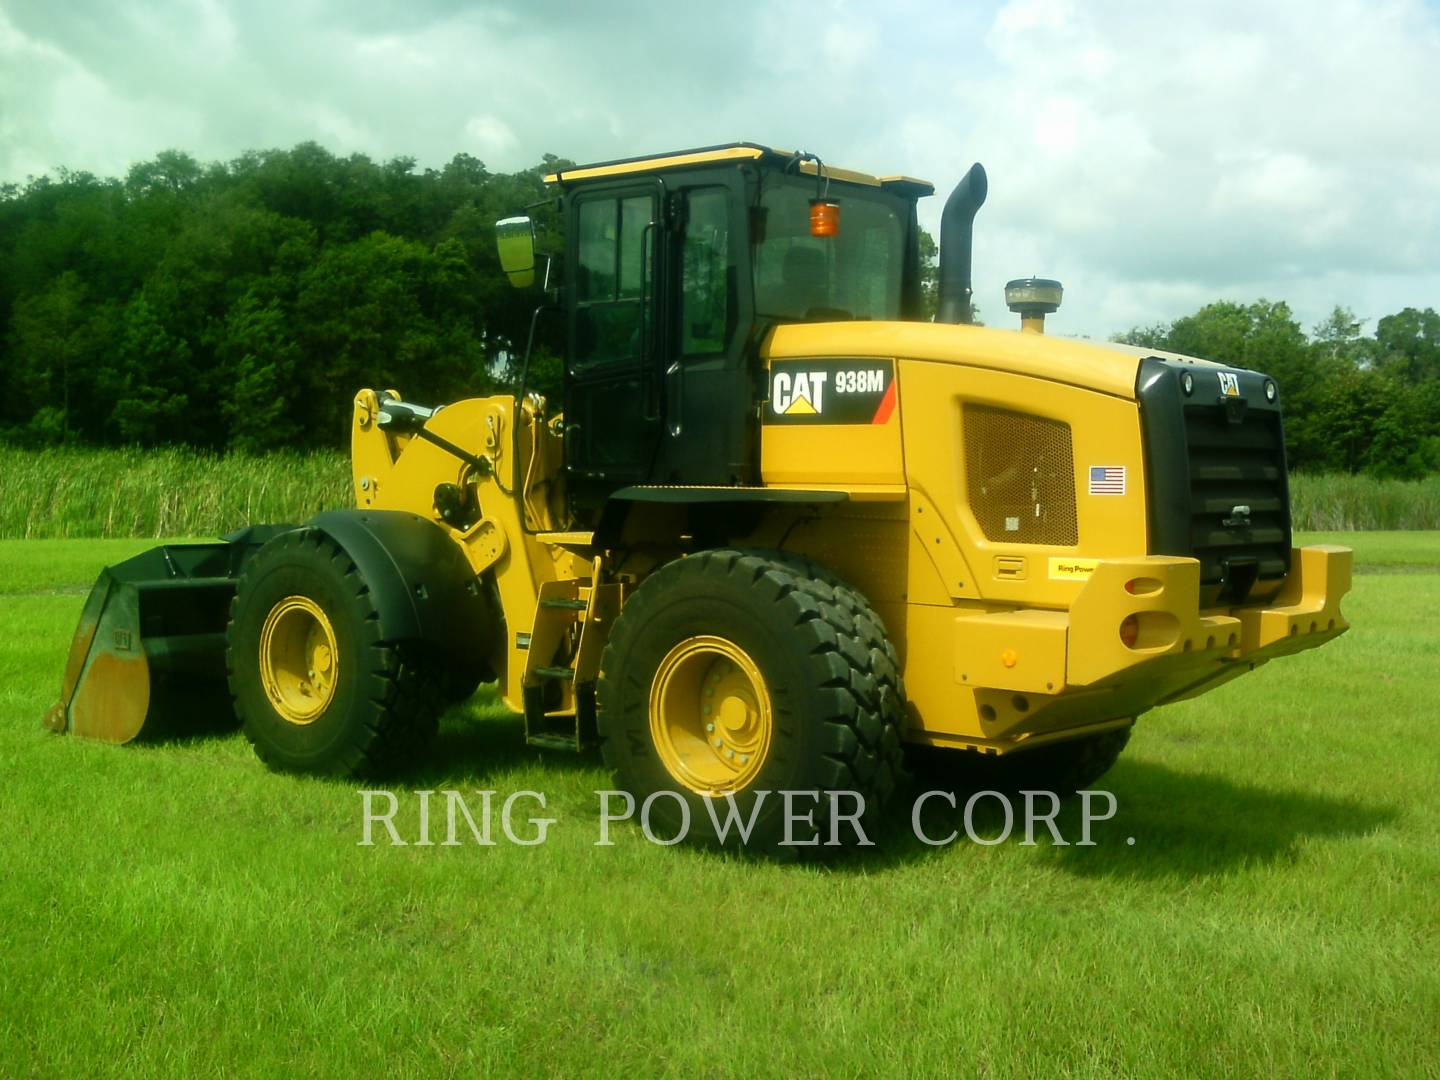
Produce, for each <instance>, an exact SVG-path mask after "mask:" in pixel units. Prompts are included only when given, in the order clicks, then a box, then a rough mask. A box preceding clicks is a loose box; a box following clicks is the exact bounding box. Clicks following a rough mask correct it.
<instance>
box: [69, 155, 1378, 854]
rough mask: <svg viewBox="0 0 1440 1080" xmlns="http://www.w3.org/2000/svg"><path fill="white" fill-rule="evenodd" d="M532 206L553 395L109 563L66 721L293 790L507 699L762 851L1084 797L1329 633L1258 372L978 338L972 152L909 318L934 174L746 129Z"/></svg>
mask: <svg viewBox="0 0 1440 1080" xmlns="http://www.w3.org/2000/svg"><path fill="white" fill-rule="evenodd" d="M546 180H547V183H548V185H549V187H550V189H551V191H552V192H553V196H554V200H555V202H554V206H555V207H556V209H557V210H558V212H559V213H560V214H561V215H563V223H564V228H563V250H556V251H553V252H543V251H539V250H537V232H536V228H535V225H534V223H533V222H532V220H531V218H530V217H528V216H526V215H524V214H520V215H517V216H514V217H510V218H507V219H505V220H503V221H501V222H499V223H497V243H498V251H499V255H500V260H501V264H502V267H503V269H504V271H505V272H506V273H507V274H508V275H509V277H510V280H511V282H512V283H513V284H514V285H516V286H517V287H520V288H527V289H532V290H534V291H535V293H536V298H537V308H536V316H535V317H536V319H537V320H538V319H542V318H543V319H556V320H560V321H561V322H563V325H564V332H565V340H566V354H565V365H564V366H565V381H564V389H563V401H561V402H557V403H555V404H556V405H558V406H559V407H558V408H552V407H551V406H550V404H549V403H547V402H546V401H544V400H543V399H542V398H540V397H539V396H538V395H536V394H533V393H528V392H527V389H526V385H525V381H526V380H525V378H524V377H523V376H522V379H521V386H520V388H519V392H518V393H517V394H515V395H505V396H494V397H485V398H471V399H466V400H462V401H456V402H451V403H449V404H444V405H443V406H439V405H436V406H427V405H422V404H420V403H417V402H413V401H409V400H406V399H405V398H404V397H403V396H402V394H401V393H400V392H399V391H398V390H396V389H393V388H391V389H366V390H361V391H360V392H359V393H357V394H356V395H355V399H354V412H353V425H352V429H351V447H352V451H351V453H352V467H353V477H354V493H355V506H354V507H353V508H349V509H337V510H333V511H330V512H327V513H323V514H321V515H319V516H318V517H316V518H314V519H313V520H311V521H308V522H304V523H293V524H285V525H258V524H251V525H249V526H248V527H247V528H245V529H244V530H243V531H240V532H237V533H234V534H232V535H230V536H229V537H227V538H225V540H223V541H220V542H217V543H209V544H172V545H166V546H163V547H160V548H157V549H155V550H153V551H150V552H148V553H146V554H143V555H141V556H139V557H138V558H135V559H131V560H130V561H129V562H125V563H121V564H120V565H118V566H114V567H111V568H109V569H107V570H106V571H105V572H104V573H102V575H101V577H100V580H99V581H98V582H97V584H96V587H95V589H94V591H93V593H92V594H91V596H90V598H89V601H88V602H87V604H86V606H85V609H84V613H83V615H82V617H81V620H80V626H79V629H78V630H77V633H76V636H75V640H74V643H73V646H72V650H71V653H70V658H69V663H68V665H67V667H66V670H65V674H64V680H63V689H62V696H61V700H60V702H59V704H57V705H56V706H55V707H54V708H53V709H52V710H51V712H50V713H49V714H48V717H47V724H48V726H49V727H51V728H52V729H53V730H55V731H61V732H64V731H69V732H73V733H75V734H77V735H83V736H88V737H92V738H99V739H107V740H110V741H113V742H127V741H129V740H131V739H135V738H139V737H142V736H147V735H150V734H152V733H155V732H162V731H166V732H170V731H176V730H185V729H187V728H190V727H193V726H194V725H196V724H199V723H207V724H209V723H213V722H214V721H215V720H216V718H217V717H220V718H222V719H223V718H225V717H230V716H232V712H231V710H232V709H233V717H234V718H236V719H238V721H239V722H240V723H241V724H243V727H244V730H245V732H246V734H247V736H248V737H249V739H250V741H251V742H252V743H253V744H254V747H255V749H256V751H257V752H258V754H259V756H260V757H261V758H262V759H263V760H264V761H265V762H266V763H268V764H269V765H271V766H273V767H275V768H279V769H284V770H305V771H314V772H322V773H339V774H359V775H368V774H376V773H384V772H387V771H389V770H392V769H395V768H396V767H397V766H399V765H400V764H401V763H403V762H404V761H406V760H407V759H408V758H410V757H411V756H413V755H414V754H415V752H416V751H417V750H418V749H419V748H420V747H422V746H423V745H424V743H425V740H426V738H427V737H428V736H430V735H431V734H432V733H433V732H434V731H435V728H436V723H437V717H438V716H439V714H440V713H441V711H442V710H443V709H444V708H445V706H446V704H447V703H448V702H454V701H457V700H459V699H462V698H464V697H466V696H467V695H469V694H470V693H471V692H472V691H474V690H475V688H476V687H477V686H478V685H479V684H481V683H482V682H487V681H491V680H493V681H495V682H496V683H497V690H498V694H499V696H500V698H501V699H502V700H503V701H504V702H505V703H506V704H507V705H508V706H509V707H510V708H511V709H512V710H514V712H516V713H518V714H520V715H521V716H523V723H524V729H525V738H526V739H527V741H528V742H529V743H530V744H532V745H535V746H538V747H545V748H554V749H565V750H580V749H583V748H585V747H587V746H590V745H593V744H597V743H598V745H599V748H600V751H601V753H602V754H603V757H604V760H605V762H606V763H607V764H608V765H609V766H610V767H612V768H613V769H614V771H615V773H616V774H617V777H618V782H619V784H620V785H621V786H622V787H623V788H625V789H627V790H628V791H630V792H632V793H633V794H634V795H635V796H636V797H638V798H644V797H647V796H650V795H653V794H654V793H656V792H662V791H670V792H675V793H676V794H677V796H678V798H675V799H666V800H658V801H657V802H656V803H655V814H654V815H652V816H653V817H654V818H655V819H656V820H657V821H658V822H659V823H658V824H657V826H656V827H657V829H659V828H663V827H664V826H665V824H666V822H665V821H663V820H660V819H662V818H664V817H665V815H666V814H667V813H673V814H674V817H675V820H678V819H679V818H680V816H681V813H682V810H683V809H684V807H682V805H681V803H682V801H683V802H684V804H685V807H688V808H689V809H690V810H691V811H692V812H691V813H689V815H688V817H689V820H690V822H691V823H692V824H693V826H694V828H693V832H692V835H698V836H701V837H702V838H704V837H705V831H706V829H707V828H708V827H709V826H708V824H707V823H711V822H714V821H715V820H716V819H715V817H714V816H713V815H710V814H707V813H703V812H701V810H702V809H703V808H704V805H705V804H704V801H705V800H714V799H721V798H734V799H736V800H737V801H738V802H740V803H743V804H745V805H746V806H748V807H749V809H750V810H751V811H753V813H754V829H753V831H752V833H751V842H752V843H758V844H761V845H764V844H766V843H769V842H773V841H774V839H775V837H776V836H777V835H778V833H779V830H780V829H781V828H782V821H781V817H780V803H779V800H773V801H771V802H769V803H765V802H764V794H765V793H766V792H779V791H796V790H813V791H816V792H854V793H857V794H858V795H859V797H860V798H861V799H863V801H864V805H865V807H866V808H867V809H866V812H867V813H874V812H876V811H878V810H879V809H880V807H881V806H883V804H884V803H885V801H886V799H887V798H888V797H889V796H890V794H891V792H892V790H893V789H894V788H895V786H896V782H897V778H898V777H900V776H901V775H902V770H903V769H904V768H905V761H906V756H907V754H918V755H919V756H920V758H921V759H923V760H926V761H928V762H930V763H931V764H932V765H933V764H934V763H936V762H939V763H941V766H942V767H943V766H944V763H946V762H950V763H953V764H955V765H956V766H957V767H958V766H959V765H961V764H963V763H965V762H967V761H970V762H980V763H984V762H985V761H990V762H992V763H993V764H994V765H995V766H996V768H997V769H999V768H1004V769H1007V770H1008V774H1007V775H1010V776H1011V777H1012V778H1016V779H1018V780H1020V781H1021V782H1022V783H1023V784H1026V785H1029V786H1037V787H1054V788H1056V789H1059V788H1064V789H1066V790H1074V789H1076V788H1080V787H1085V786H1086V785H1088V784H1091V783H1093V782H1094V781H1095V780H1096V779H1097V778H1098V777H1099V776H1100V775H1101V774H1102V773H1103V772H1104V771H1105V770H1106V769H1108V768H1109V767H1110V765H1111V764H1112V763H1113V762H1114V761H1115V758H1116V755H1117V754H1119V752H1120V751H1121V749H1122V748H1123V746H1124V745H1125V742H1126V740H1127V739H1128V737H1129V731H1130V728H1131V725H1132V724H1133V723H1134V722H1135V719H1136V717H1138V716H1139V715H1141V714H1142V713H1144V712H1146V711H1148V710H1150V709H1153V708H1154V707H1156V706H1157V705H1163V704H1166V703H1168V702H1172V701H1177V700H1180V699H1183V698H1187V697H1191V696H1193V695H1196V694H1199V693H1203V692H1204V691H1206V690H1209V689H1211V688H1213V687H1216V686H1219V685H1221V684H1222V683H1225V682H1228V681H1229V680H1231V679H1234V678H1236V677H1238V676H1240V675H1243V674H1245V673H1247V672H1250V671H1253V670H1254V669H1255V668H1256V667H1257V666H1259V665H1261V664H1264V663H1266V662H1267V661H1269V660H1272V659H1274V658H1276V657H1280V656H1285V655H1287V654H1290V653H1294V652H1298V651H1301V650H1304V649H1311V648H1315V647H1316V646H1319V645H1322V644H1324V643H1325V642H1328V641H1330V640H1331V639H1332V638H1334V637H1336V636H1337V635H1339V634H1341V633H1343V632H1344V631H1345V629H1346V627H1347V624H1346V622H1345V620H1344V618H1343V617H1342V615H1341V613H1340V608H1339V603H1340V599H1341V597H1342V596H1343V595H1344V594H1345V592H1346V591H1347V590H1348V588H1349V585H1350V570H1351V554H1350V551H1349V550H1348V549H1345V548H1341V547H1335V546H1315V547H1302V548H1292V546H1291V522H1290V507H1289V497H1288V491H1287V474H1286V466H1285V451H1284V441H1283V433H1282V425H1281V407H1282V395H1281V389H1280V388H1279V387H1278V386H1277V385H1276V383H1275V382H1274V380H1272V379H1270V378H1269V377H1267V376H1266V375H1265V374H1263V373H1261V372H1258V371H1252V370H1245V369H1241V368H1238V367H1230V366H1225V365H1223V364H1217V363H1212V362H1207V361H1203V360H1199V359H1194V358H1190V357H1185V356H1178V355H1172V354H1166V353H1160V352H1155V351H1153V350H1145V349H1137V348H1128V347H1124V346H1117V345H1102V344H1098V343H1094V342H1090V341H1077V340H1062V339H1059V338H1057V337H1055V336H1053V335H1046V334H1045V333H1044V332H1043V331H1044V320H1045V316H1046V315H1047V314H1049V313H1051V312H1053V311H1055V310H1056V308H1057V307H1058V305H1059V303H1060V299H1061V296H1062V290H1061V287H1060V285H1059V283H1057V282H1054V281H1050V280H1045V279H1035V278H1031V279H1022V280H1016V281H1013V282H1011V283H1010V285H1009V286H1007V291H1006V295H1007V303H1008V304H1009V306H1010V307H1011V308H1012V309H1013V310H1014V311H1016V312H1017V313H1018V314H1019V315H1020V317H1021V318H1020V321H1021V325H1020V328H1019V329H1018V330H1006V329H989V328H985V327H981V326H978V325H974V319H973V317H972V307H971V281H970V263H971V257H970V247H971V230H972V225H973V221H974V218H975V214H976V211H977V210H978V209H979V207H980V205H981V204H982V203H983V201H984V199H985V196H986V188H987V182H986V176H985V172H984V170H983V169H982V168H981V167H980V166H979V165H978V164H977V165H976V166H974V167H973V168H972V169H971V170H970V171H969V172H968V173H967V174H966V176H965V177H964V178H963V179H962V180H961V181H960V183H959V184H958V185H957V186H956V187H955V189H954V191H953V192H952V194H951V195H950V196H949V198H948V200H947V202H946V203H945V206H944V212H943V215H942V219H941V244H940V255H939V267H938V297H937V299H936V302H937V305H938V311H937V314H936V315H935V317H934V318H933V319H926V318H924V317H923V316H922V308H923V306H924V296H923V289H922V281H921V273H922V267H921V258H920V235H921V233H920V228H919V224H918V220H917V204H918V200H920V199H921V198H924V197H926V196H929V195H931V194H933V191H934V189H933V187H932V186H931V185H930V184H929V183H926V182H924V181H921V180H916V179H912V178H909V177H905V176H881V177H875V176H869V175H865V174H862V173H858V172H852V171H848V170H843V169H838V168H832V167H830V166H827V165H825V164H824V163H822V162H821V161H820V160H819V159H818V158H817V157H816V156H814V155H812V154H805V153H792V152H788V151H780V150H775V149H771V148H768V147H765V146H760V145H756V144H750V143H737V144H733V145H727V146H717V147H709V148H703V149H696V150H686V151H680V152H673V153H666V154H662V155H659V156H650V157H643V158H629V159H624V160H617V161H609V162H602V163H598V164H593V165H587V166H583V167H577V168H566V169H563V170H562V171H559V172H556V173H555V174H554V175H551V176H549V177H547V178H546ZM533 325H534V324H533V323H532V338H533ZM526 362H527V364H528V354H527V360H526ZM833 805H834V804H833V802H831V803H827V802H826V801H824V800H821V801H819V802H818V803H817V811H816V815H815V824H816V827H817V832H819V833H821V834H825V833H826V832H827V831H828V828H827V822H826V820H825V819H826V815H827V813H832V812H836V811H834V810H833ZM672 807H673V810H671V809H667V808H672ZM827 807H831V809H827ZM672 823H673V822H672ZM709 838H710V839H712V840H713V839H714V837H713V836H711V837H709Z"/></svg>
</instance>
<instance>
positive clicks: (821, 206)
mask: <svg viewBox="0 0 1440 1080" xmlns="http://www.w3.org/2000/svg"><path fill="white" fill-rule="evenodd" d="M839 234H840V204H839V203H838V202H835V201H834V200H833V199H811V200H810V235H811V236H838V235H839Z"/></svg>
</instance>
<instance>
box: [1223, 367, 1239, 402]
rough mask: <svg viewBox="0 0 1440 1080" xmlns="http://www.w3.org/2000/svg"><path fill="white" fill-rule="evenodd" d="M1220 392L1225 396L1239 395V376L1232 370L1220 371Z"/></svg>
mask: <svg viewBox="0 0 1440 1080" xmlns="http://www.w3.org/2000/svg"><path fill="white" fill-rule="evenodd" d="M1220 393H1222V394H1224V395H1225V396H1226V397H1239V396H1240V376H1239V375H1236V374H1235V372H1233V371H1222V372H1220Z"/></svg>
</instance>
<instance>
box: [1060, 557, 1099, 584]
mask: <svg viewBox="0 0 1440 1080" xmlns="http://www.w3.org/2000/svg"><path fill="white" fill-rule="evenodd" d="M1099 565H1100V560H1099V559H1077V558H1075V557H1073V556H1067V557H1065V558H1060V559H1056V558H1052V559H1051V560H1050V580H1052V581H1089V580H1090V575H1092V574H1093V573H1095V569H1096V567H1098V566H1099Z"/></svg>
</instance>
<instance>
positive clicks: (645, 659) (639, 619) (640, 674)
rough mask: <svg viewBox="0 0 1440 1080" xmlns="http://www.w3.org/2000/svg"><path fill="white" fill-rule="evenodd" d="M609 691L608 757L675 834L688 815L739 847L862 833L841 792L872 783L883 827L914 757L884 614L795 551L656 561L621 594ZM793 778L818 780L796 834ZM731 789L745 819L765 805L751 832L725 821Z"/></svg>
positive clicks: (871, 816)
mask: <svg viewBox="0 0 1440 1080" xmlns="http://www.w3.org/2000/svg"><path fill="white" fill-rule="evenodd" d="M707 692H708V693H707ZM597 693H598V716H597V726H598V729H599V737H600V746H601V751H602V753H603V755H604V758H605V762H606V764H607V765H609V766H610V767H611V768H612V769H614V770H615V774H616V778H617V783H618V784H619V786H620V787H622V788H624V789H625V790H627V791H629V792H630V793H631V794H632V795H634V797H635V800H636V805H637V815H638V813H639V808H640V807H641V806H642V805H643V804H644V803H645V801H646V800H647V799H649V798H650V797H651V796H655V798H654V800H653V802H651V804H650V807H649V815H648V821H649V824H650V829H651V832H652V833H653V834H654V835H655V836H656V837H658V838H660V839H665V840H668V839H670V838H672V837H675V836H676V835H677V834H678V833H680V831H681V829H682V828H683V827H684V822H685V817H686V816H688V820H689V831H688V834H687V835H688V836H689V837H690V838H691V839H695V840H699V841H701V842H706V843H710V844H719V845H723V846H726V847H740V846H745V847H748V848H749V849H751V850H755V851H768V852H773V853H795V852H805V851H808V850H814V848H815V847H816V846H818V845H816V844H811V843H803V842H804V841H810V840H812V839H813V840H818V842H819V845H824V846H826V847H830V846H835V845H833V844H832V842H831V841H832V839H834V840H835V841H837V842H838V844H840V845H844V844H853V843H855V842H856V841H857V840H858V839H859V838H858V836H857V835H856V834H855V831H854V829H853V828H852V827H851V826H850V825H848V824H846V823H845V822H843V821H840V820H837V819H838V818H842V817H848V816H850V815H851V814H853V813H854V812H855V810H856V808H857V803H856V800H855V799H854V798H853V797H847V796H839V797H838V798H833V799H832V798H831V797H830V796H829V795H828V794H827V793H829V792H857V793H858V794H859V795H860V797H861V798H862V799H863V800H864V810H863V812H862V813H861V814H860V822H861V824H862V828H863V829H864V831H865V833H866V835H867V837H873V835H874V825H875V823H876V821H877V817H878V814H879V811H880V810H881V808H882V807H883V805H884V803H885V802H886V800H888V798H889V797H890V795H891V793H892V792H893V791H894V789H895V786H896V781H897V777H898V776H899V774H900V772H901V749H900V738H899V724H900V720H901V718H902V716H903V709H904V702H903V690H902V688H901V686H900V683H899V675H898V671H897V668H896V664H895V660H894V649H893V648H892V647H891V646H890V644H889V642H888V641H887V640H886V639H885V634H884V629H883V626H882V624H881V622H880V620H879V618H878V617H876V616H875V614H874V612H873V611H872V610H871V609H870V606H869V604H867V603H866V602H865V601H864V599H863V598H862V597H861V596H860V595H859V594H858V593H856V592H855V591H854V590H853V589H850V588H848V587H847V586H845V585H844V584H843V583H841V582H839V581H838V579H836V578H835V577H834V576H833V575H830V574H829V573H827V572H826V571H824V570H823V569H821V568H820V567H818V566H816V565H815V564H813V563H810V562H808V561H806V560H803V559H799V558H796V557H793V556H789V555H784V554H781V553H775V552H742V551H736V550H725V549H722V550H716V551H706V552H702V553H700V554H697V555H691V556H688V557H685V558H682V559H678V560H676V561H675V562H672V563H670V564H668V565H666V566H664V567H662V568H661V569H660V570H658V571H656V572H655V573H654V574H652V575H651V576H650V577H648V578H646V579H645V581H644V582H643V583H642V584H641V586H640V588H639V589H638V590H637V591H636V592H635V594H634V596H632V597H631V598H630V599H629V600H628V601H626V604H625V606H624V608H622V609H621V613H620V617H619V618H618V619H617V620H616V623H615V626H614V629H613V630H612V632H611V634H610V639H609V642H608V644H607V646H606V648H605V652H604V655H603V657H602V659H601V670H600V679H599V683H598V686H597ZM717 739H718V740H719V742H720V745H719V746H718V747H716V746H714V743H715V740H717ZM782 791H791V792H804V793H806V794H805V795H795V796H792V804H791V815H792V817H793V818H794V821H793V824H792V831H791V837H790V839H791V840H792V841H796V843H790V844H786V843H785V842H784V841H785V840H786V839H787V838H786V813H785V809H786V808H785V804H784V799H783V797H782V796H781V795H780V792H782ZM662 792H663V793H666V794H664V795H659V794H657V793H662ZM726 792H729V793H731V794H733V797H734V799H735V804H736V809H737V811H738V814H739V820H740V821H741V822H746V821H750V820H751V818H752V813H753V815H754V818H753V820H754V828H753V831H752V832H751V834H750V838H749V840H748V841H743V840H742V839H741V838H740V836H739V835H738V830H737V829H735V828H732V829H731V830H730V831H729V834H728V836H726V837H725V838H724V839H723V840H722V838H721V835H720V832H719V831H718V830H717V829H716V827H715V822H714V820H713V819H712V817H711V813H710V811H711V810H712V809H713V810H714V812H715V814H716V815H717V816H718V817H719V818H720V820H721V821H722V822H723V821H724V820H725V819H726V818H727V816H728V815H729V807H728V805H727V803H726V802H725V800H724V797H723V796H724V794H725V793H726ZM811 792H814V793H815V794H814V795H813V796H811V795H810V794H809V793H811ZM670 793H673V794H670ZM762 793H764V794H762ZM682 800H683V803H684V806H685V810H684V811H682V809H681V801H682ZM707 804H708V805H707ZM807 817H809V818H811V819H812V820H813V822H814V827H813V829H812V828H811V826H810V823H809V822H808V821H807V820H805V819H806V818H807ZM832 828H833V830H834V831H833V832H832Z"/></svg>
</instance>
